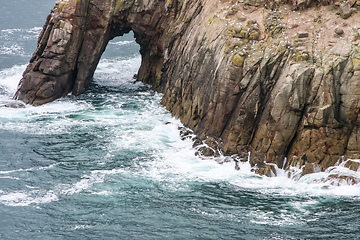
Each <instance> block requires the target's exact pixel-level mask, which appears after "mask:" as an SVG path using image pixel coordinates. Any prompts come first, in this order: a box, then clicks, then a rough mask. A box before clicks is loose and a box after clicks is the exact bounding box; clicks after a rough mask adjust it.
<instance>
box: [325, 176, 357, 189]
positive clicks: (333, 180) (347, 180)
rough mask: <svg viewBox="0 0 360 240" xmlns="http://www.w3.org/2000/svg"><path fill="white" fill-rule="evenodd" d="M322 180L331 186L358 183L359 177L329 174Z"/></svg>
mask: <svg viewBox="0 0 360 240" xmlns="http://www.w3.org/2000/svg"><path fill="white" fill-rule="evenodd" d="M323 181H324V182H326V183H330V184H331V185H333V186H342V185H355V184H359V183H360V179H359V178H357V177H355V176H348V175H341V174H330V175H329V176H328V177H327V178H325V179H323Z"/></svg>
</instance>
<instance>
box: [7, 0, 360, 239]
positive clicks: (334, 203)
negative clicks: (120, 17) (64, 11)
mask: <svg viewBox="0 0 360 240" xmlns="http://www.w3.org/2000/svg"><path fill="white" fill-rule="evenodd" d="M53 5H54V0H16V1H2V3H1V8H0V239H360V236H359V232H360V186H359V185H349V184H347V183H346V182H340V183H339V184H331V183H329V182H324V181H321V179H324V178H326V176H328V175H329V171H328V172H325V173H317V174H310V175H307V176H305V177H302V178H299V177H293V178H288V176H287V173H286V172H283V171H281V170H279V171H278V176H277V177H273V178H268V177H262V176H258V175H256V174H254V173H253V172H251V169H250V166H249V164H248V163H241V164H240V165H239V166H240V170H235V165H234V162H227V161H222V160H223V159H224V158H225V157H224V156H221V157H219V158H218V159H213V158H208V159H204V158H200V157H197V156H196V155H195V151H196V150H195V149H194V148H193V147H192V145H193V143H192V141H191V139H186V140H184V141H183V140H181V138H180V135H179V127H182V124H181V122H180V121H179V120H177V119H175V118H173V117H172V116H171V113H169V112H168V111H166V110H165V108H164V107H163V106H161V105H160V99H161V95H160V94H159V93H156V92H154V91H152V90H151V89H150V87H149V86H147V85H144V84H142V83H139V82H134V79H133V75H134V74H136V72H137V70H138V68H139V66H140V63H141V57H140V55H139V46H138V45H137V44H136V43H135V41H134V38H133V35H132V34H129V35H126V36H123V37H118V38H116V39H114V40H112V41H111V42H110V43H109V45H108V47H107V49H106V51H105V53H104V55H103V57H102V59H101V61H100V64H99V66H98V68H97V70H96V73H95V76H94V79H93V81H92V84H91V86H90V88H89V89H88V90H87V91H86V93H84V94H83V95H81V96H79V97H74V96H71V95H69V96H67V97H65V98H62V99H59V100H57V101H55V102H52V103H49V104H46V105H43V106H40V107H32V106H26V107H25V108H17V109H15V108H7V107H5V105H6V103H8V102H9V101H12V96H13V95H14V93H15V91H16V88H17V84H18V81H19V80H20V79H21V74H22V72H23V71H24V69H25V67H26V64H27V63H28V60H29V59H30V57H31V54H32V53H33V51H34V50H35V49H36V40H37V37H38V34H39V33H40V31H41V27H42V24H43V23H44V21H45V19H46V16H47V14H48V13H49V12H50V9H51V8H52V7H53ZM218 162H224V163H223V164H219V163H218ZM332 171H338V172H341V171H345V172H346V171H348V170H346V169H345V168H344V167H342V165H339V166H337V167H335V168H334V169H332ZM295 173H296V171H295ZM351 174H353V175H354V176H355V177H359V173H358V172H351Z"/></svg>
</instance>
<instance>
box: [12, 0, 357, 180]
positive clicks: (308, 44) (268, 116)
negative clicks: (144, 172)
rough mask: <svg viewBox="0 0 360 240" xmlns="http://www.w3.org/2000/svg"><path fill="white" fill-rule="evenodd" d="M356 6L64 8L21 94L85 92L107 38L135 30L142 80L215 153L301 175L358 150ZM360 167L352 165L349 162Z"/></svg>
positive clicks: (32, 99)
mask: <svg viewBox="0 0 360 240" xmlns="http://www.w3.org/2000/svg"><path fill="white" fill-rule="evenodd" d="M359 5H360V4H359V2H358V1H345V2H343V1H341V2H340V1H330V0H317V1H314V0H297V1H281V0H279V1H261V0H244V1H237V0H220V1H219V0H153V1H149V0H101V1H100V0H59V1H57V2H56V6H55V7H54V9H53V10H52V13H51V14H50V15H49V17H48V18H47V21H46V24H45V25H44V29H43V31H42V33H41V35H40V37H39V40H38V48H37V50H36V52H35V53H34V55H33V57H32V59H31V61H30V64H29V66H28V67H27V69H26V71H25V72H24V74H23V78H22V80H21V81H20V84H19V88H18V91H17V92H16V95H15V98H16V99H18V100H22V101H24V102H25V103H28V104H33V105H40V104H44V103H47V102H50V101H53V100H55V99H57V98H60V97H62V96H65V95H67V94H68V93H70V92H71V93H72V94H74V95H79V94H81V93H83V92H84V91H85V90H86V88H87V86H88V85H89V83H90V81H91V78H92V76H93V74H94V71H95V69H96V66H97V64H98V62H99V59H100V57H101V54H102V53H103V51H104V50H105V48H106V45H107V43H108V41H109V40H111V39H112V38H114V37H116V36H122V35H123V34H125V33H128V32H130V31H133V32H134V35H135V38H136V42H137V43H138V44H139V45H140V53H141V56H142V64H141V67H140V69H139V73H138V79H139V80H140V81H143V82H145V83H149V84H151V85H152V86H153V89H154V90H157V91H159V92H162V93H163V99H162V104H164V105H165V106H166V108H167V109H168V110H170V111H171V112H172V113H173V114H174V115H175V116H176V117H178V118H180V120H181V121H182V122H183V123H184V125H185V126H187V127H189V128H190V129H192V130H193V131H194V133H195V134H196V135H197V136H198V138H199V139H200V141H204V142H207V143H210V145H209V146H213V147H212V148H211V151H207V150H204V151H203V152H204V153H206V155H211V154H212V153H213V154H214V155H216V154H218V153H219V151H221V152H222V153H224V154H226V155H234V156H240V157H241V156H248V154H249V156H250V163H251V164H252V166H254V169H255V171H257V172H258V173H259V174H265V175H271V173H272V172H273V170H272V169H273V168H274V166H275V165H277V167H279V168H285V169H288V168H290V167H294V166H297V167H299V168H302V169H303V174H307V173H312V172H315V171H324V170H325V169H327V168H328V167H330V166H333V165H335V164H336V163H338V162H339V161H341V160H342V159H344V158H346V159H347V158H358V157H359V156H358V154H359V153H360V118H358V116H359V113H360V94H359V92H360V81H359V80H360V53H359V52H360V47H359V42H360V41H359V40H360V23H359V21H358V19H359V16H360V15H359V13H358V12H357V11H358V8H359ZM351 166H352V167H353V165H351Z"/></svg>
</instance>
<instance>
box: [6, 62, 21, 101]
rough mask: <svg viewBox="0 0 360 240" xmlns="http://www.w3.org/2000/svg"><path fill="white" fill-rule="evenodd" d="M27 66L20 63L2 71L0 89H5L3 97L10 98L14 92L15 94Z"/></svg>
mask: <svg viewBox="0 0 360 240" xmlns="http://www.w3.org/2000/svg"><path fill="white" fill-rule="evenodd" d="M25 68H26V65H19V66H13V67H12V68H7V69H3V70H1V71H0V90H2V91H5V96H4V95H0V97H1V98H7V99H9V98H10V97H12V95H13V94H15V91H16V89H17V86H18V84H19V81H20V79H21V75H22V73H23V71H24V70H25Z"/></svg>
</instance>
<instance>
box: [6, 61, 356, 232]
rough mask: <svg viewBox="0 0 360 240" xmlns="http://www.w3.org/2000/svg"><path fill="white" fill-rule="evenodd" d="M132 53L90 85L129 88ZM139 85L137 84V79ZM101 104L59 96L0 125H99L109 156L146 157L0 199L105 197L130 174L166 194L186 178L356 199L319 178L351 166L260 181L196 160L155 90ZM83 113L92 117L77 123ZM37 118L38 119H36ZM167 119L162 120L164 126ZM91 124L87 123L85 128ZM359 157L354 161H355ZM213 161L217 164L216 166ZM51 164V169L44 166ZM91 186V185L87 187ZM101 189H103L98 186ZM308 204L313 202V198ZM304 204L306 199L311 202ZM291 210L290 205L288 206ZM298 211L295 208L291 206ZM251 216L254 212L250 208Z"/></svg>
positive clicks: (245, 170) (103, 66)
mask: <svg viewBox="0 0 360 240" xmlns="http://www.w3.org/2000/svg"><path fill="white" fill-rule="evenodd" d="M140 61H141V59H140V57H139V56H137V57H134V58H131V59H128V60H126V59H121V58H118V59H116V60H106V59H105V60H102V61H101V62H100V64H99V68H98V69H97V71H96V74H95V82H96V83H97V84H98V85H100V86H114V87H118V86H121V87H123V86H124V88H134V89H136V88H137V87H139V86H137V85H135V86H134V85H130V84H132V83H129V82H130V81H132V80H129V79H131V76H132V74H134V72H136V69H137V66H138V65H139V64H140ZM23 69H25V66H14V67H12V68H10V69H5V70H2V71H0V89H1V91H2V93H1V94H2V95H1V96H0V97H1V98H0V100H9V99H11V97H12V95H13V94H14V92H15V91H16V88H17V84H18V81H19V79H20V78H21V74H22V71H23ZM139 84H141V83H139ZM106 97H107V99H108V101H110V102H115V101H117V102H118V104H117V105H113V106H112V107H108V108H105V109H104V110H101V111H99V110H96V108H95V107H94V106H93V105H92V104H91V103H89V102H88V101H86V100H78V99H75V98H65V99H60V100H58V101H55V102H53V103H49V104H46V105H43V106H40V107H32V106H27V107H26V108H23V109H11V108H0V116H1V118H2V119H3V122H2V124H1V125H0V128H3V129H7V130H13V131H19V132H28V133H33V134H52V133H54V132H63V131H69V129H70V128H69V127H71V126H74V125H78V126H82V127H86V126H89V127H91V126H102V127H106V128H108V129H109V131H111V139H109V141H110V144H109V145H108V152H109V156H111V154H112V152H116V151H121V150H122V149H123V150H126V149H131V150H133V151H136V150H137V149H138V150H141V151H142V152H147V153H149V155H151V157H150V158H149V159H140V158H139V159H135V160H137V161H135V163H134V168H132V169H114V170H94V171H91V172H90V173H88V174H84V175H83V176H82V177H81V180H79V181H78V182H75V183H73V184H58V185H55V186H52V187H51V188H50V189H48V190H39V189H33V188H31V187H27V190H23V191H14V192H4V191H3V190H1V192H0V202H1V203H3V204H6V205H10V206H28V205H31V204H44V203H49V202H52V201H57V200H59V199H60V198H61V196H64V195H74V194H80V193H83V192H86V193H90V194H97V195H104V196H106V195H111V191H110V190H109V189H106V187H105V186H106V184H107V183H106V179H107V177H108V176H110V175H112V176H116V175H122V174H127V175H131V176H135V177H142V178H144V177H145V178H148V179H151V180H152V181H154V182H157V183H161V184H160V185H161V186H162V187H164V188H166V189H167V190H168V191H181V190H183V189H186V188H189V187H190V186H191V185H192V184H193V183H194V182H225V183H227V184H230V185H232V186H234V187H235V188H238V189H245V190H251V191H257V192H259V193H261V194H269V195H274V194H275V195H276V194H277V195H281V196H284V195H286V196H288V195H290V196H315V197H316V196H329V197H337V196H340V197H346V196H347V197H357V196H360V188H359V185H349V184H347V183H346V182H340V183H339V184H338V185H339V186H337V185H336V184H332V182H331V181H330V180H329V181H320V180H323V179H326V178H327V177H328V176H329V175H330V174H348V175H349V174H352V176H354V177H359V178H360V176H359V172H354V171H351V170H349V169H347V168H345V167H344V165H343V164H340V165H338V166H336V167H334V168H332V169H329V171H327V172H323V173H314V174H309V175H306V176H304V177H301V178H299V179H298V180H294V179H289V178H288V177H287V174H286V173H285V172H284V171H281V170H279V171H278V177H273V178H268V177H263V176H259V175H256V174H255V173H253V172H251V167H250V165H249V163H247V162H244V163H243V162H240V163H238V165H239V167H240V170H239V171H237V170H235V162H233V161H230V162H226V161H224V160H225V157H224V156H221V157H219V158H218V159H214V158H209V159H207V160H204V159H202V158H199V157H197V156H195V149H194V148H193V147H192V144H193V143H192V141H191V140H190V139H187V140H185V141H182V140H181V139H180V137H179V130H178V127H182V124H181V123H180V121H179V120H177V119H174V118H172V117H171V115H170V113H168V112H167V111H165V109H164V107H162V106H160V105H159V101H160V98H161V95H160V94H154V93H150V92H144V93H139V94H137V95H136V96H133V99H130V100H133V102H135V104H139V106H140V108H141V109H140V110H139V111H133V110H132V109H129V110H127V109H126V108H124V106H125V105H126V104H129V99H123V98H122V96H121V94H118V95H116V94H113V95H109V94H107V95H106ZM71 114H77V115H81V116H82V117H83V118H70V117H68V116H69V115H71ZM84 118H87V119H91V120H92V121H84ZM42 119H45V120H46V121H45V120H44V121H43V120H42ZM166 123H168V124H166ZM89 129H91V128H89ZM106 161H107V160H106V159H99V166H106ZM359 161H360V160H359ZM217 162H223V164H218V163H217ZM52 167H54V166H52ZM38 170H40V169H39V168H36V167H35V168H30V169H18V170H13V171H1V172H0V175H1V177H12V175H13V174H15V173H16V172H22V171H23V172H29V171H38ZM94 186H97V187H96V188H94ZM102 186H103V187H102ZM315 202H316V201H315ZM311 204H312V203H309V205H311ZM293 207H294V208H296V207H297V206H296V203H295V205H294V206H293ZM299 211H303V210H301V209H300V210H299ZM254 214H256V213H254ZM293 220H294V219H286V218H283V219H281V218H279V219H277V220H276V219H275V220H274V219H272V218H271V217H270V218H268V216H267V215H264V216H260V217H259V219H257V220H256V219H255V220H254V221H258V223H261V222H263V223H264V224H268V223H269V222H270V221H274V224H275V225H283V224H285V222H288V223H291V222H292V221H293Z"/></svg>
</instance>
